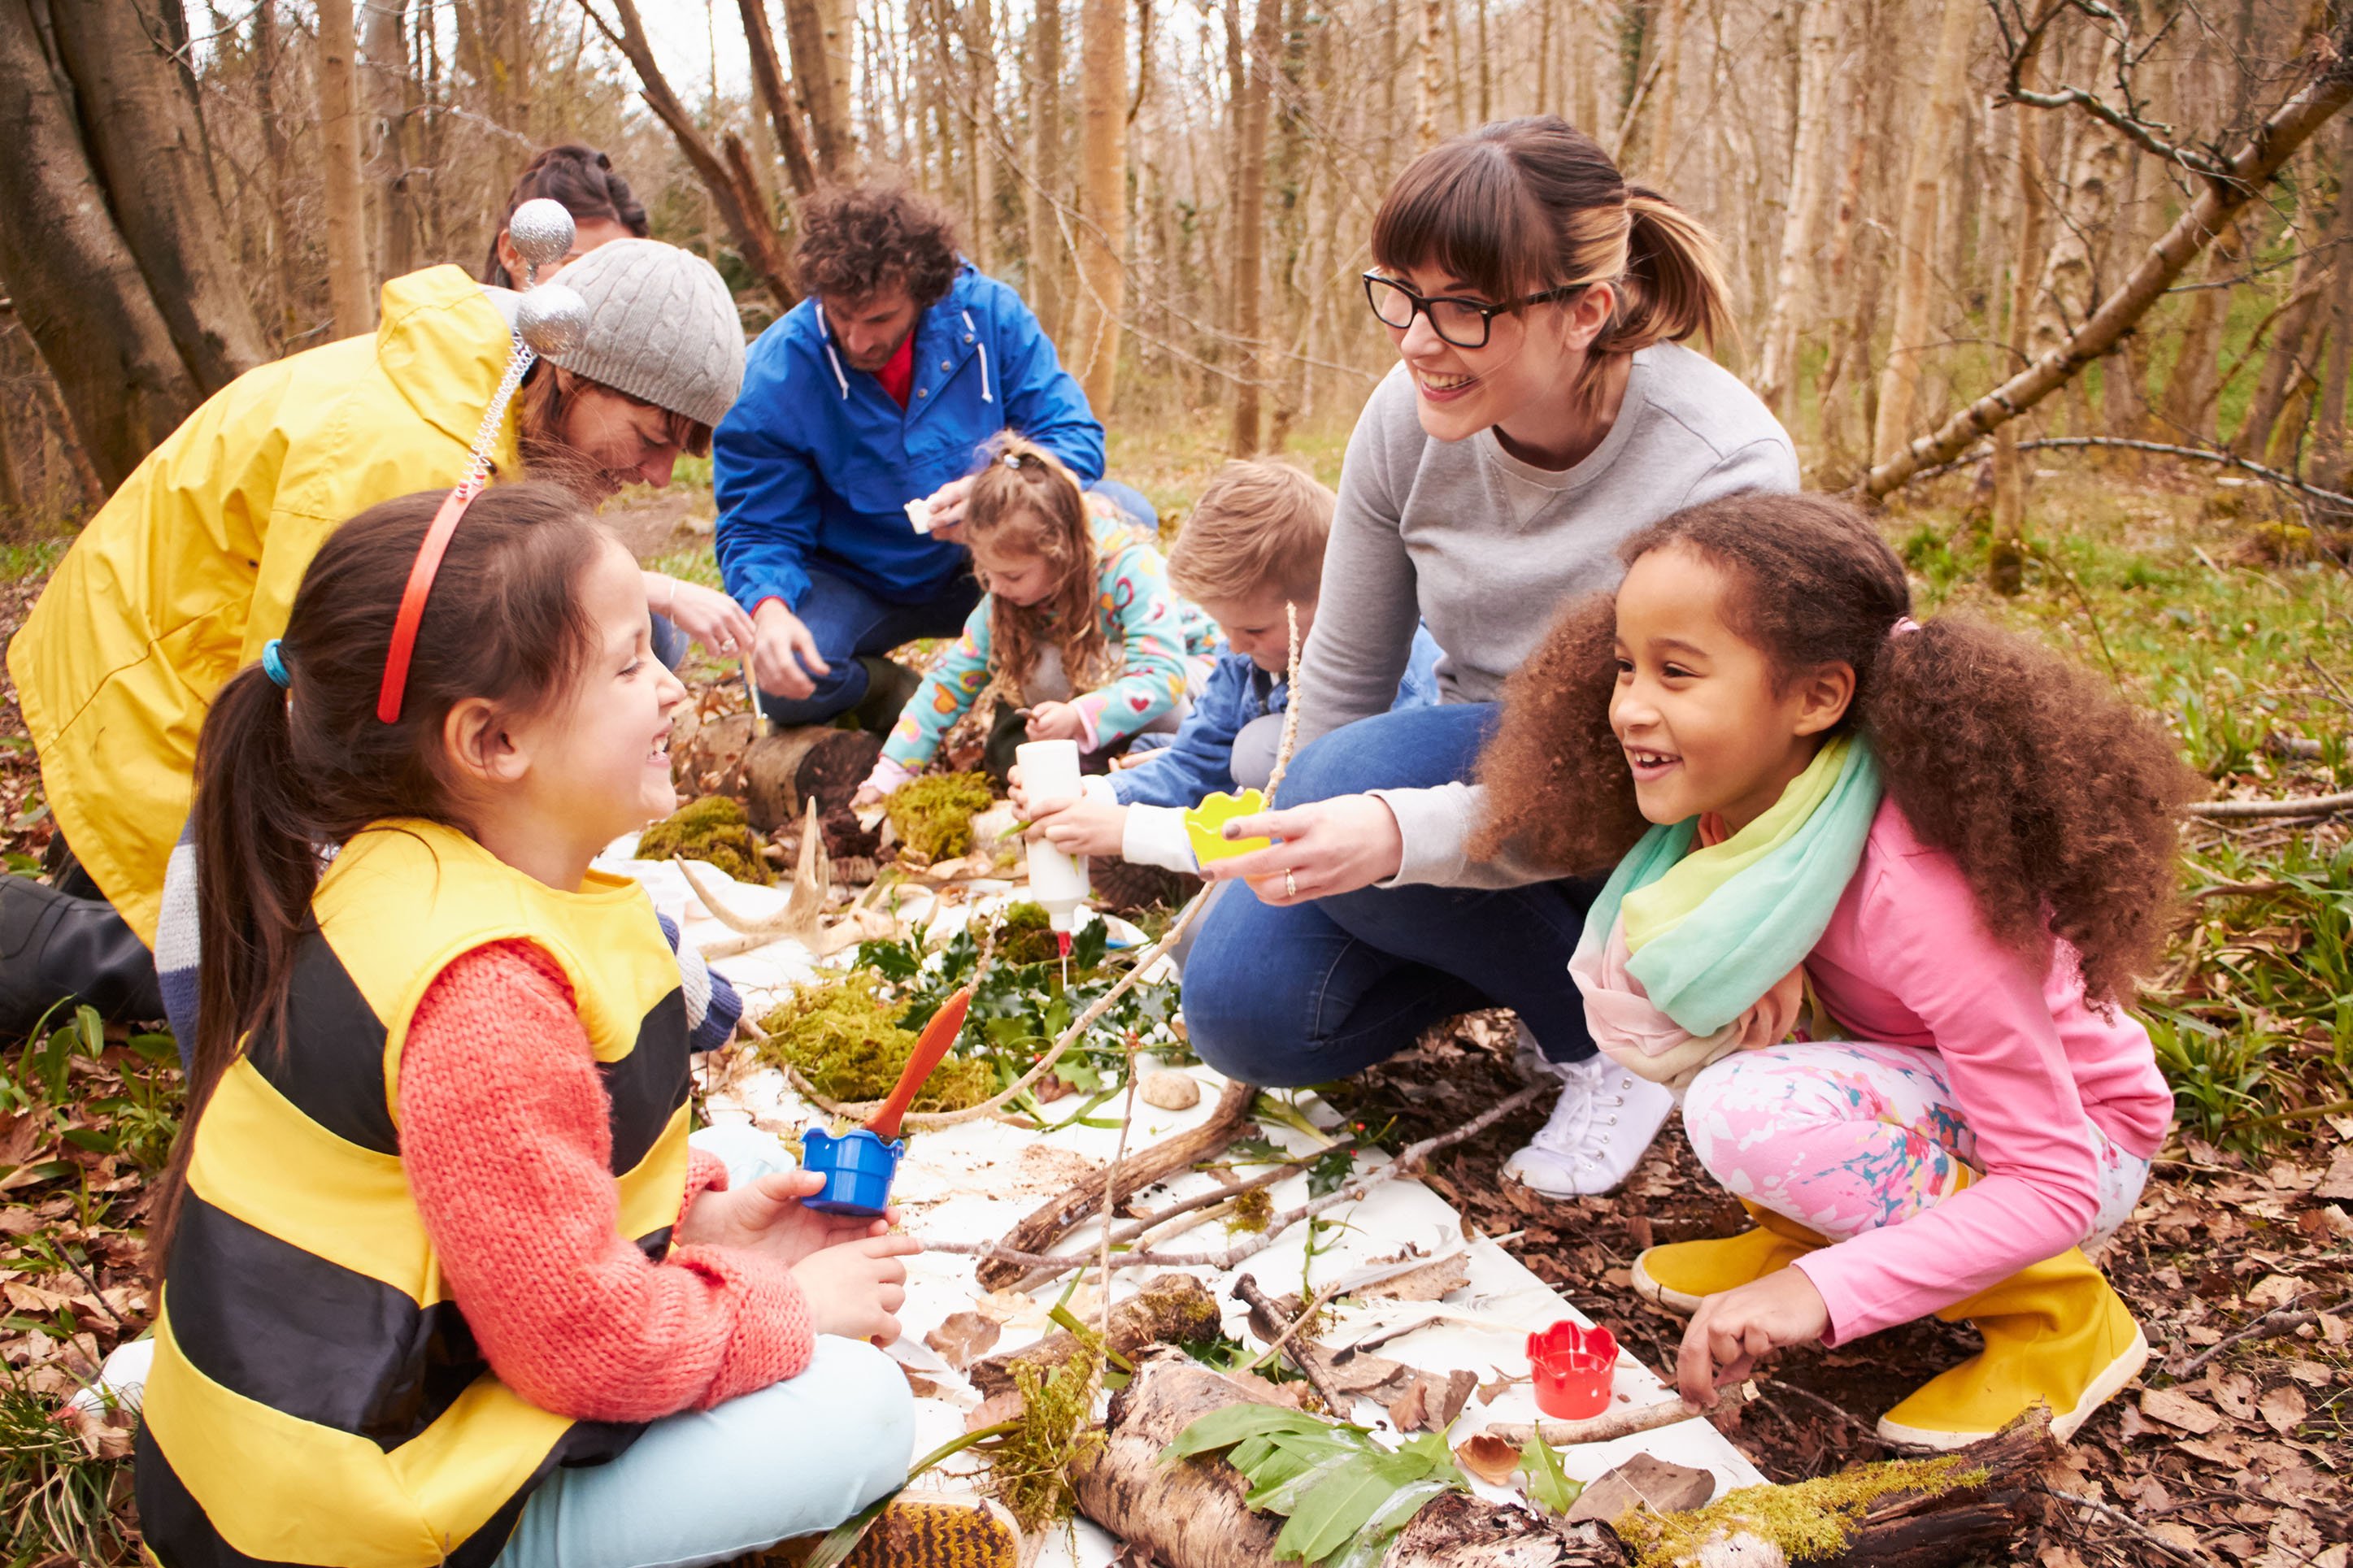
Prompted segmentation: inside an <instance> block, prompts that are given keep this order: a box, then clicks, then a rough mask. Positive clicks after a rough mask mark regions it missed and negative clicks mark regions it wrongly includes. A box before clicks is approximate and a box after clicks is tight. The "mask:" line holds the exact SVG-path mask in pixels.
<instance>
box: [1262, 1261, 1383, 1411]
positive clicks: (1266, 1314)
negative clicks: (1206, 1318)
mask: <svg viewBox="0 0 2353 1568" xmlns="http://www.w3.org/2000/svg"><path fill="white" fill-rule="evenodd" d="M1234 1295H1235V1296H1236V1297H1237V1298H1238V1299H1240V1300H1243V1301H1246V1302H1248V1303H1250V1310H1251V1311H1252V1312H1253V1313H1255V1314H1257V1315H1258V1316H1260V1317H1261V1318H1263V1319H1264V1320H1265V1321H1266V1327H1267V1331H1268V1332H1269V1333H1271V1334H1273V1335H1274V1338H1273V1339H1272V1340H1271V1341H1270V1342H1268V1344H1267V1347H1266V1348H1267V1349H1268V1350H1269V1351H1270V1352H1272V1351H1281V1352H1282V1359H1283V1360H1285V1361H1287V1362H1289V1363H1291V1364H1292V1365H1293V1366H1295V1367H1297V1368H1298V1369H1299V1372H1300V1375H1301V1376H1303V1377H1304V1378H1306V1379H1307V1381H1308V1382H1309V1383H1310V1384H1314V1388H1315V1397H1316V1398H1318V1399H1321V1400H1322V1401H1323V1402H1324V1409H1326V1410H1328V1411H1330V1412H1331V1413H1332V1418H1333V1419H1334V1420H1335V1421H1345V1420H1346V1419H1347V1418H1348V1412H1349V1411H1351V1410H1353V1409H1355V1408H1356V1401H1355V1400H1353V1399H1349V1398H1346V1397H1345V1396H1343V1395H1342V1394H1339V1393H1338V1392H1336V1391H1335V1389H1334V1388H1333V1387H1332V1385H1331V1384H1328V1383H1325V1382H1324V1373H1322V1371H1321V1370H1319V1369H1318V1368H1317V1367H1316V1365H1315V1362H1314V1358H1313V1357H1311V1356H1304V1355H1302V1354H1300V1353H1299V1352H1297V1351H1294V1350H1293V1349H1292V1348H1291V1336H1292V1335H1293V1334H1295V1333H1297V1332H1298V1331H1299V1329H1300V1325H1302V1324H1303V1323H1305V1322H1306V1321H1308V1319H1310V1318H1312V1317H1314V1315H1315V1313H1314V1304H1313V1303H1310V1304H1309V1305H1308V1306H1306V1307H1303V1308H1301V1309H1300V1312H1299V1316H1298V1317H1296V1318H1294V1319H1293V1320H1292V1321H1291V1323H1290V1325H1289V1326H1288V1327H1284V1326H1283V1322H1282V1313H1280V1312H1278V1311H1276V1310H1274V1303H1273V1302H1272V1301H1270V1300H1267V1298H1266V1292H1265V1291H1263V1290H1261V1289H1259V1285H1258V1281H1257V1280H1256V1279H1252V1278H1251V1277H1250V1276H1249V1275H1247V1274H1245V1275H1243V1276H1242V1277H1241V1278H1240V1279H1237V1280H1235V1281H1234ZM1252 1364H1256V1363H1252Z"/></svg>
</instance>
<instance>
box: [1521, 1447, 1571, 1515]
mask: <svg viewBox="0 0 2353 1568" xmlns="http://www.w3.org/2000/svg"><path fill="white" fill-rule="evenodd" d="M1520 1468H1521V1469H1523V1470H1525V1471H1526V1472H1527V1477H1528V1499H1529V1500H1530V1501H1532V1502H1534V1503H1535V1504H1536V1506H1538V1507H1539V1508H1542V1509H1544V1510H1546V1511H1547V1512H1550V1513H1567V1511H1568V1507H1569V1504H1571V1503H1573V1502H1575V1501H1576V1500H1577V1493H1579V1492H1581V1491H1583V1490H1584V1489H1585V1483H1584V1482H1583V1481H1572V1480H1570V1479H1568V1477H1567V1475H1566V1474H1564V1473H1563V1472H1562V1470H1561V1468H1560V1456H1559V1455H1558V1454H1556V1453H1554V1452H1553V1451H1552V1447H1551V1446H1550V1445H1549V1444H1547V1443H1546V1441H1545V1440H1544V1438H1543V1437H1542V1436H1539V1435H1538V1434H1536V1433H1534V1432H1531V1433H1529V1434H1528V1440H1527V1443H1526V1446H1525V1447H1522V1448H1521V1449H1520Z"/></svg>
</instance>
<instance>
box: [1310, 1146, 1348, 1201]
mask: <svg viewBox="0 0 2353 1568" xmlns="http://www.w3.org/2000/svg"><path fill="white" fill-rule="evenodd" d="M1355 1172H1356V1150H1354V1149H1352V1148H1348V1147H1346V1146H1345V1145H1344V1146H1342V1147H1341V1148H1337V1149H1335V1150H1333V1151H1332V1152H1329V1153H1327V1154H1324V1155H1323V1156H1321V1157H1319V1158H1318V1159H1317V1160H1316V1161H1315V1163H1314V1164H1312V1165H1310V1166H1308V1167H1307V1195H1308V1196H1309V1197H1311V1198H1320V1197H1323V1196H1324V1195H1325V1194H1330V1193H1336V1192H1338V1191H1339V1190H1340V1189H1341V1188H1342V1187H1345V1186H1346V1185H1347V1184H1348V1178H1349V1177H1350V1176H1351V1175H1353V1174H1354V1173H1355Z"/></svg>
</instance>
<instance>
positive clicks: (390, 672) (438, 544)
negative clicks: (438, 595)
mask: <svg viewBox="0 0 2353 1568" xmlns="http://www.w3.org/2000/svg"><path fill="white" fill-rule="evenodd" d="M481 493H482V480H481V479H480V478H479V477H476V476H469V477H468V478H467V479H465V480H464V481H463V482H462V483H460V484H459V486H458V488H457V489H453V490H451V491H450V492H449V493H448V495H446V496H444V497H442V498H441V510H438V511H437V512H435V513H434V514H433V526H432V527H430V528H428V529H427V530H426V531H425V543H424V544H423V546H422V547H420V548H419V549H418V550H417V564H416V565H414V566H411V567H410V568H409V569H408V586H407V587H406V589H405V590H403V591H402V593H401V595H400V614H399V615H397V616H395V617H394V618H393V623H392V647H391V648H390V649H389V650H387V651H386V653H385V656H384V689H383V690H382V691H380V692H378V693H377V694H376V700H375V716H376V717H377V718H378V719H380V720H382V721H384V722H385V723H387V724H396V723H398V722H399V721H400V701H401V698H402V696H403V694H404V693H405V692H406V690H407V687H408V660H409V657H410V655H412V654H414V653H415V652H416V651H417V624H418V623H419V622H421V621H422V620H424V619H425V601H426V598H427V596H428V595H431V593H432V592H433V577H434V574H436V573H438V572H439V571H440V570H441V557H442V556H443V555H444V554H445V553H447V552H448V549H449V536H450V535H451V534H453V533H455V532H457V531H458V520H459V518H461V517H463V516H465V515H466V508H467V507H468V506H470V505H471V504H472V503H473V500H474V498H475V497H476V496H478V495H480V494H481Z"/></svg>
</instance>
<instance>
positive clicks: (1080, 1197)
mask: <svg viewBox="0 0 2353 1568" xmlns="http://www.w3.org/2000/svg"><path fill="white" fill-rule="evenodd" d="M1257 1098H1258V1090H1257V1089H1253V1088H1251V1087H1250V1085H1249V1084H1246V1083H1229V1084H1227V1085H1226V1089H1225V1093H1224V1094H1222V1095H1220V1096H1219V1099H1218V1105H1217V1109H1216V1110H1213V1111H1211V1112H1210V1113H1209V1119H1208V1121H1204V1122H1203V1123H1201V1125H1200V1126H1198V1127H1196V1128H1194V1129H1193V1130H1192V1131H1190V1132H1180V1133H1178V1134H1177V1135H1176V1137H1174V1138H1168V1139H1164V1140H1162V1141H1161V1142H1157V1143H1155V1144H1154V1145H1153V1146H1152V1147H1151V1148H1149V1149H1145V1150H1143V1151H1141V1152H1137V1153H1134V1154H1130V1155H1129V1156H1128V1157H1127V1158H1126V1159H1124V1160H1123V1161H1121V1162H1120V1166H1119V1170H1118V1171H1117V1172H1116V1173H1115V1174H1114V1180H1113V1183H1112V1184H1111V1193H1110V1194H1109V1195H1110V1198H1111V1201H1112V1202H1113V1203H1114V1204H1118V1203H1123V1202H1124V1201H1125V1200H1126V1199H1127V1198H1129V1197H1130V1196H1132V1195H1134V1194H1136V1193H1140V1192H1142V1191H1143V1190H1144V1189H1145V1188H1146V1187H1149V1186H1153V1185H1155V1184H1158V1183H1161V1182H1165V1181H1166V1180H1167V1179H1168V1178H1169V1177H1171V1176H1173V1175H1175V1174H1176V1173H1177V1172H1179V1171H1184V1170H1188V1169H1190V1168H1191V1167H1192V1166H1193V1165H1194V1164H1196V1163H1198V1162H1200V1161H1203V1160H1207V1159H1208V1158H1209V1157H1210V1156H1212V1155H1214V1154H1216V1153H1218V1152H1220V1151H1222V1150H1223V1149H1224V1148H1225V1146H1226V1145H1227V1144H1229V1143H1230V1142H1233V1141H1234V1140H1235V1139H1236V1138H1237V1137H1239V1136H1240V1133H1241V1130H1242V1123H1243V1121H1245V1120H1247V1118H1248V1117H1249V1114H1250V1102H1251V1101H1252V1100H1256V1099H1257ZM1104 1185H1105V1183H1104V1179H1103V1177H1102V1176H1100V1175H1092V1176H1086V1177H1083V1178H1082V1179H1081V1180H1079V1181H1077V1182H1074V1183H1072V1184H1071V1186H1070V1187H1069V1188H1068V1189H1067V1190H1066V1191H1064V1192H1063V1193H1062V1194H1061V1195H1060V1196H1059V1197H1056V1198H1053V1199H1051V1200H1050V1201H1049V1202H1047V1203H1046V1204H1044V1205H1041V1206H1039V1207H1038V1208H1036V1209H1033V1210H1031V1211H1030V1212H1029V1214H1028V1215H1025V1216H1023V1218H1022V1220H1021V1222H1020V1223H1019V1224H1018V1225H1016V1226H1014V1227H1013V1228H1012V1229H1011V1230H1009V1231H1008V1232H1006V1233H1005V1235H1004V1236H1003V1237H1001V1238H1000V1240H1001V1243H1002V1245H1003V1246H1005V1247H1008V1248H1009V1249H1011V1250H1013V1251H1015V1252H1032V1253H1035V1252H1043V1251H1045V1250H1046V1249H1047V1248H1048V1247H1051V1246H1053V1245H1054V1243H1056V1242H1058V1241H1060V1240H1061V1239H1062V1237H1065V1236H1067V1235H1069V1234H1070V1232H1071V1226H1075V1225H1077V1224H1079V1223H1080V1222H1081V1221H1082V1220H1084V1219H1085V1218H1087V1216H1088V1215H1092V1214H1094V1213H1095V1212H1096V1211H1097V1210H1099V1209H1101V1208H1102V1207H1103V1198H1104V1195H1105V1194H1104V1192H1103V1188H1104ZM975 1272H976V1274H977V1276H978V1278H979V1279H980V1288H981V1289H984V1290H1002V1289H1005V1288H1006V1287H1007V1286H1009V1285H1011V1284H1012V1283H1013V1282H1014V1281H1015V1280H1017V1279H1020V1278H1021V1277H1022V1275H1023V1274H1025V1273H1026V1272H1028V1269H1027V1268H1026V1267H1025V1266H1024V1265H1022V1264H1019V1263H1014V1262H1008V1260H1006V1259H1004V1258H982V1259H981V1260H980V1267H979V1268H978V1269H976V1271H975Z"/></svg>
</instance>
